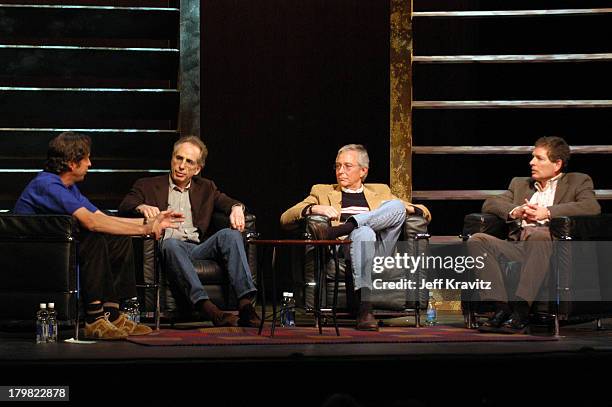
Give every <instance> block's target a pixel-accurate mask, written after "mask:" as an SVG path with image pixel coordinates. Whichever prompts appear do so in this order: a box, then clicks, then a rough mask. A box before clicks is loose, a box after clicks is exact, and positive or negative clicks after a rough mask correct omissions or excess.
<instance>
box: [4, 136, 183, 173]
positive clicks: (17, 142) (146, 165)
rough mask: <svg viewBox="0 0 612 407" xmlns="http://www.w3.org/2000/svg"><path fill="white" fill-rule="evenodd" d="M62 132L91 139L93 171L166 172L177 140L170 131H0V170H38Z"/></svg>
mask: <svg viewBox="0 0 612 407" xmlns="http://www.w3.org/2000/svg"><path fill="white" fill-rule="evenodd" d="M62 131H77V132H79V133H83V134H87V135H88V136H89V137H91V139H92V156H91V160H92V163H93V164H92V165H93V166H92V168H93V169H96V168H133V169H138V168H143V169H150V168H162V169H165V168H168V165H169V160H170V155H171V151H172V146H173V144H174V142H175V141H176V140H177V139H178V137H179V134H178V132H176V131H172V130H148V131H147V130H138V129H97V130H96V129H15V128H13V129H7V128H0V163H1V164H0V167H1V168H5V169H16V168H38V169H40V168H42V166H43V164H44V162H45V159H46V156H47V145H48V143H49V141H50V140H51V139H52V138H53V137H55V136H57V135H58V134H59V133H60V132H62ZM135 152H138V153H137V154H135Z"/></svg>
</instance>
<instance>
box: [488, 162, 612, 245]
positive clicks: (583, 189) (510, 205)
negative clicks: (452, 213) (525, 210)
mask: <svg viewBox="0 0 612 407" xmlns="http://www.w3.org/2000/svg"><path fill="white" fill-rule="evenodd" d="M535 192H536V189H535V181H534V180H533V179H532V178H530V177H516V178H513V179H512V181H511V182H510V186H509V187H508V190H507V191H506V192H504V193H503V194H501V195H498V196H494V197H491V198H489V199H487V200H486V201H485V203H484V204H483V205H482V211H483V212H485V213H492V214H495V215H497V216H499V217H500V218H502V219H504V220H506V221H507V222H509V223H511V224H512V225H511V228H510V235H511V237H515V236H514V235H515V234H516V232H517V229H518V228H517V227H516V226H514V227H512V226H513V225H517V222H516V221H515V220H514V219H510V218H509V216H508V214H509V213H510V211H511V210H512V209H514V208H515V207H517V206H519V205H522V204H523V203H525V199H530V198H531V197H532V195H533V194H534V193H535ZM548 210H549V211H550V216H551V217H553V218H555V217H558V216H577V215H598V214H599V213H601V208H600V206H599V203H598V202H597V199H596V198H595V191H594V190H593V180H591V177H589V176H588V175H586V174H582V173H579V172H570V173H567V174H564V175H563V176H562V177H561V178H560V179H559V182H558V184H557V190H556V192H555V199H554V203H553V205H552V206H549V207H548Z"/></svg>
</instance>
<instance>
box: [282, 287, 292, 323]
mask: <svg viewBox="0 0 612 407" xmlns="http://www.w3.org/2000/svg"><path fill="white" fill-rule="evenodd" d="M281 326H284V327H294V326H295V299H294V298H293V293H290V292H284V293H283V303H282V305H281Z"/></svg>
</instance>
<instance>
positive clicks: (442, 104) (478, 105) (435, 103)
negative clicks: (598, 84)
mask: <svg viewBox="0 0 612 407" xmlns="http://www.w3.org/2000/svg"><path fill="white" fill-rule="evenodd" d="M412 107H413V108H415V109H560V108H586V109H591V108H611V107H612V100H414V101H413V102H412Z"/></svg>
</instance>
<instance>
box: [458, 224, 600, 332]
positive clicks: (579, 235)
mask: <svg viewBox="0 0 612 407" xmlns="http://www.w3.org/2000/svg"><path fill="white" fill-rule="evenodd" d="M478 232H481V233H487V234H490V235H493V236H496V237H498V238H500V239H506V238H507V236H508V228H507V224H506V222H505V221H504V220H502V219H500V218H498V217H497V216H495V215H492V214H484V213H473V214H469V215H467V216H466V217H465V219H464V226H463V234H462V236H463V238H464V240H468V239H469V237H470V236H471V235H473V234H475V233H478ZM550 232H551V236H552V239H553V241H554V242H555V244H554V245H553V255H552V256H551V270H550V273H549V276H548V278H547V280H546V281H545V282H544V284H543V287H542V290H547V291H548V292H546V293H545V294H544V295H542V297H543V298H546V299H550V301H537V302H535V303H534V304H533V306H532V314H533V315H534V316H538V315H539V316H549V317H552V318H553V319H554V321H555V332H556V333H558V328H559V323H560V322H561V323H570V322H584V321H588V320H597V322H598V326H600V324H601V318H604V317H610V316H612V302H611V301H609V300H610V299H612V276H610V273H609V271H610V270H611V269H612V264H611V261H610V259H611V258H612V256H611V255H610V253H607V252H606V248H607V246H609V244H608V243H607V242H609V241H612V215H609V214H605V215H596V216H572V217H558V218H553V219H552V220H551V222H550ZM573 241H589V242H592V244H590V245H588V246H587V248H588V250H590V251H591V253H590V254H592V256H590V258H591V260H592V261H591V262H590V264H588V265H585V264H580V265H579V264H576V260H577V259H580V258H584V256H585V254H584V253H578V252H577V251H578V250H584V248H585V245H584V244H583V245H580V246H579V245H577V244H576V245H572V243H571V242H573ZM567 242H569V243H567ZM502 269H503V270H504V272H505V276H504V279H505V281H506V285H507V286H509V287H512V286H516V283H517V282H518V273H520V264H515V262H508V263H507V264H505V265H502ZM584 293H587V299H586V300H585V297H584ZM490 306H491V304H487V303H484V302H482V303H479V302H478V298H468V297H466V296H463V297H462V308H463V311H464V316H465V317H466V325H467V326H468V327H475V326H477V324H476V318H477V317H478V315H479V314H481V313H483V312H487V311H490V309H489V308H490Z"/></svg>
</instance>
